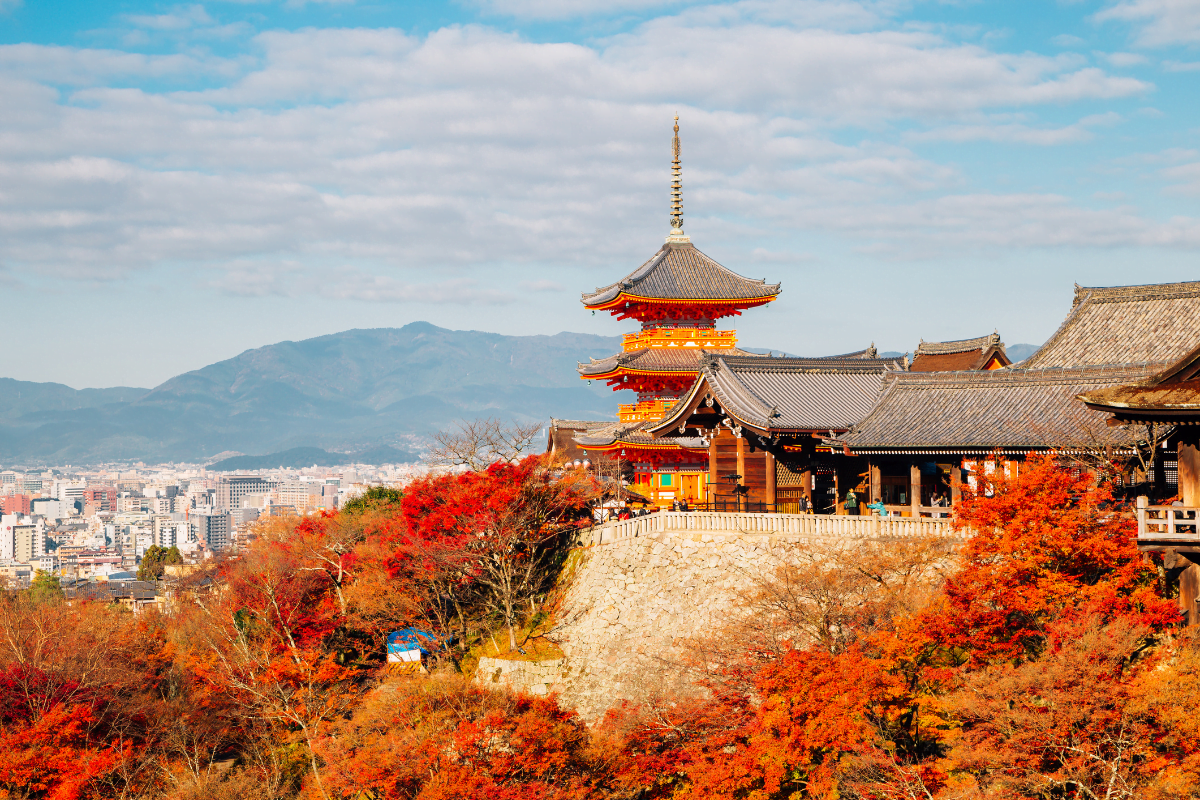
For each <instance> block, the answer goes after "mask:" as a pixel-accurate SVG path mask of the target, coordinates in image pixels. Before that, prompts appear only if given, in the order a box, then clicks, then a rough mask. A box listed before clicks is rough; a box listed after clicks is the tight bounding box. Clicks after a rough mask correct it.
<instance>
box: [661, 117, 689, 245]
mask: <svg viewBox="0 0 1200 800" xmlns="http://www.w3.org/2000/svg"><path fill="white" fill-rule="evenodd" d="M667 241H668V242H689V241H691V239H690V238H688V237H687V236H685V235H684V233H683V168H682V167H681V166H680V165H679V115H678V114H676V115H675V137H674V138H673V139H671V235H670V236H668V237H667Z"/></svg>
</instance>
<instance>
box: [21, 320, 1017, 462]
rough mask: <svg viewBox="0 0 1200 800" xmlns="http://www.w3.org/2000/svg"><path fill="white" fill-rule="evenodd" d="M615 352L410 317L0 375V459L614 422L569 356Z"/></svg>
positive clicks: (372, 448)
mask: <svg viewBox="0 0 1200 800" xmlns="http://www.w3.org/2000/svg"><path fill="white" fill-rule="evenodd" d="M620 349H621V337H619V336H594V335H590V334H583V333H558V334H555V335H553V336H505V335H502V334H497V333H482V332H479V331H452V330H447V329H445V328H439V327H436V326H434V325H431V324H429V323H427V322H413V323H410V324H408V325H405V326H404V327H403V328H376V329H370V330H350V331H344V332H342V333H334V334H330V335H328V336H318V337H316V338H313V339H305V340H303V341H299V342H279V343H278V344H272V345H267V346H266V347H259V348H256V349H253V350H247V351H246V352H244V353H242V354H241V355H238V356H235V357H234V358H230V359H227V360H225V361H219V362H217V363H216V364H210V365H209V366H207V367H204V368H202V369H198V370H193V371H192V372H186V373H183V374H182V375H177V376H176V377H174V378H171V379H170V380H168V381H166V382H165V383H163V384H161V385H159V386H156V387H155V388H153V389H138V388H133V387H125V386H122V387H116V388H111V389H72V388H70V387H69V386H64V385H62V384H58V383H32V382H27V381H17V380H12V379H8V378H0V463H3V464H6V465H10V466H36V465H57V464H89V463H92V464H94V463H100V462H106V461H146V462H167V461H175V462H191V463H206V462H210V461H214V460H216V459H218V458H225V457H226V456H230V455H231V454H235V453H265V454H269V455H265V456H258V457H248V456H236V457H235V460H234V461H232V462H229V463H232V464H235V465H237V466H234V467H229V466H228V465H226V466H225V467H224V468H235V469H237V468H240V469H246V468H249V467H246V466H242V464H243V462H242V461H240V460H236V459H237V458H242V459H246V461H245V463H247V464H249V463H251V461H252V460H253V458H260V459H263V458H265V459H266V460H267V461H272V462H273V463H271V464H270V466H271V467H275V466H280V465H281V464H283V462H284V461H289V462H290V461H292V460H296V459H298V460H299V461H300V462H307V463H308V464H312V463H321V464H325V463H329V464H334V463H342V462H345V461H346V460H347V458H349V457H351V456H353V459H354V460H356V461H359V462H368V463H369V462H371V460H372V459H374V458H377V457H382V456H383V455H384V454H388V457H389V459H391V458H394V459H395V460H409V459H412V458H415V457H416V452H415V451H417V450H419V449H420V447H421V444H422V442H423V441H424V440H426V439H427V437H428V436H429V435H430V434H432V433H433V432H434V431H437V430H440V429H443V428H445V427H447V426H448V425H450V424H452V423H453V422H454V421H455V420H458V419H474V418H479V417H499V418H503V419H516V420H520V421H522V422H533V421H544V420H548V419H549V418H550V417H551V416H555V417H560V418H570V419H597V420H599V419H613V418H614V416H615V412H616V407H617V403H619V402H630V401H631V398H624V397H622V396H619V395H615V394H614V393H613V392H612V391H611V390H609V389H608V387H606V386H597V385H595V382H592V381H588V382H584V381H581V380H579V377H578V376H577V374H576V372H575V365H576V362H578V361H586V360H587V359H588V358H601V357H604V356H608V355H611V354H613V353H615V352H618V351H619V350H620ZM1026 349H1028V350H1029V352H1032V351H1033V350H1034V349H1036V348H1035V347H1034V346H1032V345H1011V346H1010V347H1009V348H1008V350H1009V353H1010V356H1012V357H1013V358H1014V360H1016V358H1017V357H1018V355H1020V357H1024V356H1025V355H1028V353H1026V352H1025V350H1026ZM760 352H766V351H765V350H763V351H760ZM776 352H778V351H776ZM624 394H626V393H621V395H624ZM296 448H305V449H304V450H300V451H296ZM380 448H382V449H380ZM292 451H296V452H292ZM322 454H324V455H322ZM254 463H257V462H256V461H255V462H254ZM298 463H299V462H298Z"/></svg>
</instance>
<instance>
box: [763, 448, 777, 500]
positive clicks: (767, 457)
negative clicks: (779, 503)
mask: <svg viewBox="0 0 1200 800" xmlns="http://www.w3.org/2000/svg"><path fill="white" fill-rule="evenodd" d="M763 461H764V462H765V463H766V470H767V491H766V495H767V497H766V502H767V505H768V506H769V507H770V510H771V511H774V510H775V456H773V455H771V454H770V453H768V452H765V451H764V452H763Z"/></svg>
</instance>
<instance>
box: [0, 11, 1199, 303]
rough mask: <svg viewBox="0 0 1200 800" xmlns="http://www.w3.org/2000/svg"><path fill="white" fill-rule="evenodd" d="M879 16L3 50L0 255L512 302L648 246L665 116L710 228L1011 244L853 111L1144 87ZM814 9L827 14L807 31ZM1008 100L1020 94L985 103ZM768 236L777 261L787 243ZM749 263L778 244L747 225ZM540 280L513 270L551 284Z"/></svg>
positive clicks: (946, 117) (970, 112)
mask: <svg viewBox="0 0 1200 800" xmlns="http://www.w3.org/2000/svg"><path fill="white" fill-rule="evenodd" d="M800 6H803V8H801V7H800ZM818 6H820V7H819V8H818ZM854 9H857V12H855V11H854ZM881 9H882V10H881ZM886 11H887V9H884V8H882V6H880V5H871V6H865V5H855V4H849V3H825V4H799V5H798V6H797V7H796V8H793V9H789V8H788V7H787V6H786V5H785V4H775V3H740V4H735V5H734V6H729V7H719V8H708V7H702V8H693V9H688V10H686V11H685V12H682V13H680V14H678V15H676V16H673V17H669V18H664V19H657V20H654V21H652V22H650V23H647V24H644V25H641V26H639V27H637V28H636V29H635V30H633V31H632V32H629V33H626V34H622V35H620V36H615V37H613V38H611V39H608V40H605V41H602V42H599V43H597V44H596V45H594V46H583V45H579V44H570V43H545V44H543V43H533V42H529V41H525V40H522V39H520V38H519V37H517V36H513V35H509V34H503V33H500V32H497V31H495V30H491V29H488V28H485V27H481V26H464V27H451V28H446V29H442V30H439V31H435V32H434V33H432V34H430V35H428V36H425V37H418V36H413V35H410V34H407V33H404V32H402V31H395V30H300V31H295V32H284V31H274V32H270V33H265V34H262V35H260V36H258V37H256V38H255V40H254V47H255V48H257V50H256V52H254V53H246V54H242V55H240V56H234V57H230V58H217V57H211V56H208V55H204V54H203V53H202V51H194V52H193V51H191V50H189V51H188V54H187V55H177V56H144V55H139V54H134V53H123V52H120V51H117V50H84V49H75V48H63V47H40V46H34V45H15V46H7V47H0V102H3V103H4V107H5V108H6V110H7V112H8V113H6V115H5V118H4V120H3V121H2V122H0V262H2V263H5V264H7V265H9V267H10V269H17V270H22V271H25V272H28V273H32V274H36V275H39V276H42V277H44V278H49V279H54V278H60V277H62V278H71V279H86V280H118V279H121V278H124V277H125V276H128V275H130V274H131V273H133V272H135V271H138V270H143V269H147V268H151V267H154V266H156V265H169V266H181V267H182V266H186V265H195V266H197V267H199V268H201V269H204V270H213V269H217V270H221V269H223V267H222V266H221V265H226V264H239V265H242V266H241V267H239V268H238V269H236V270H234V269H231V270H226V271H224V272H220V274H221V275H222V276H223V277H222V278H221V280H220V281H219V282H218V284H219V285H220V286H221V287H222V289H223V290H224V291H227V292H232V293H235V294H245V295H250V296H260V295H262V296H265V295H272V294H281V293H282V294H284V295H285V296H292V295H291V294H289V293H294V292H299V291H302V292H307V293H317V294H327V295H328V296H331V297H339V298H344V299H352V300H360V301H370V302H430V303H461V302H469V303H481V304H486V303H502V302H508V301H510V300H511V299H512V297H513V295H512V290H511V287H512V286H514V285H517V284H519V283H520V282H521V280H522V279H524V278H526V277H527V276H526V275H524V274H520V270H522V269H524V268H535V267H538V268H544V267H545V266H547V265H553V266H554V267H555V268H562V267H564V266H569V267H573V268H577V267H592V266H596V267H604V269H605V270H608V269H610V267H611V265H613V264H627V263H629V261H630V260H635V259H638V258H644V257H645V256H647V255H649V253H647V252H643V251H644V250H645V249H646V247H647V244H646V243H647V242H649V243H651V244H653V243H655V242H656V241H657V240H658V239H659V237H661V236H662V235H664V233H665V231H666V223H667V180H668V178H667V152H668V146H667V143H668V136H669V134H668V125H669V121H670V118H671V116H672V115H673V114H674V113H676V112H678V113H679V114H680V116H681V124H682V128H683V140H684V144H683V151H684V164H685V177H684V187H685V197H684V203H685V212H686V219H687V222H688V224H689V226H691V227H693V228H699V229H701V230H705V231H707V232H709V234H710V235H711V236H713V237H714V238H720V237H726V238H727V239H737V240H740V241H746V240H747V238H748V237H759V236H761V235H762V234H763V232H765V231H769V230H773V231H779V230H787V231H791V232H794V231H796V230H815V231H832V232H834V233H837V234H841V233H845V232H846V231H850V232H852V233H853V236H854V238H855V240H856V241H862V242H866V243H867V244H868V245H870V244H871V243H875V244H876V245H878V246H882V247H884V248H885V249H886V250H888V251H889V252H892V251H895V252H900V251H901V250H903V251H905V252H910V251H916V250H921V249H926V250H931V251H932V250H939V249H944V248H948V247H949V248H952V247H960V246H967V243H969V242H970V241H972V238H971V237H974V241H976V242H982V241H987V242H989V243H990V242H991V241H992V239H991V238H990V237H991V236H992V235H993V232H994V231H999V230H1009V231H1010V232H1011V235H1010V237H1009V239H1008V241H1009V242H1010V245H1011V246H1014V247H1020V246H1026V244H1028V243H1037V242H1041V241H1043V239H1044V236H1043V234H1041V233H1037V234H1036V235H1034V234H1033V233H1030V235H1028V236H1023V235H1022V231H1033V228H1031V227H1030V226H1031V225H1033V222H1034V221H1032V220H1025V221H1021V222H1020V223H1019V224H1018V223H1014V222H1012V221H1011V217H1012V213H1013V211H1012V208H1013V207H1012V206H1011V205H1010V204H1008V203H1006V202H1005V200H1004V198H1003V197H1001V196H997V197H993V198H991V199H990V200H988V199H986V196H983V195H969V196H968V195H965V194H964V193H965V192H967V191H968V189H967V186H966V178H965V176H964V175H963V174H962V173H961V171H960V170H959V168H957V167H955V166H953V165H949V164H942V163H938V162H937V161H935V160H932V159H930V158H926V157H923V156H921V155H918V154H917V153H915V152H913V151H912V150H910V149H908V148H905V147H901V146H897V145H895V144H889V143H886V141H887V139H888V138H896V137H894V136H890V135H888V134H886V133H880V135H878V136H875V137H874V138H866V137H863V136H862V135H861V134H859V133H854V132H853V131H857V130H859V128H858V127H857V126H867V127H868V128H869V129H870V130H872V131H874V132H877V133H878V132H881V131H882V132H886V131H887V130H888V127H889V126H898V127H900V126H902V127H906V128H907V127H912V128H916V129H918V133H917V134H916V136H917V137H918V138H921V137H924V138H927V139H940V140H943V141H968V140H990V141H1019V142H1025V143H1031V144H1056V143H1059V142H1063V141H1077V140H1079V139H1080V138H1083V137H1086V136H1087V135H1088V132H1089V130H1092V129H1094V128H1095V126H1097V125H1100V124H1111V123H1113V122H1115V121H1116V120H1118V119H1119V117H1118V116H1117V115H1115V114H1112V113H1110V114H1102V115H1098V116H1093V117H1086V118H1084V119H1081V120H1079V121H1078V122H1076V123H1074V124H1073V125H1068V126H1060V127H1049V126H1044V125H1040V124H1038V122H1037V119H1036V110H1037V109H1038V108H1039V107H1041V106H1044V105H1053V106H1055V107H1058V106H1061V105H1063V104H1069V103H1071V102H1073V101H1088V102H1098V101H1104V100H1106V99H1111V98H1125V97H1130V96H1137V95H1140V94H1142V93H1144V92H1147V91H1148V90H1149V89H1150V88H1151V87H1150V86H1149V84H1146V83H1144V82H1142V81H1138V80H1133V79H1130V78H1126V77H1116V76H1113V75H1110V74H1108V73H1107V72H1105V71H1104V70H1103V69H1100V68H1096V67H1091V66H1086V65H1085V64H1083V63H1082V62H1081V60H1080V57H1077V56H1073V55H1062V56H1054V57H1048V56H1042V55H1038V54H1033V53H1020V54H1011V53H997V52H993V51H991V50H989V49H987V48H985V47H982V46H979V45H975V44H963V43H960V42H957V41H955V40H953V39H950V38H947V37H946V36H945V35H941V34H936V33H931V32H928V31H912V30H856V29H855V25H859V24H861V23H862V22H863V21H864V20H866V19H868V18H874V19H880V18H882V16H884V15H885V12H886ZM171 13H172V14H176V13H179V14H182V15H183V16H185V17H186V16H187V14H191V17H190V18H191V19H197V20H198V19H199V18H200V17H199V12H197V11H195V10H194V9H193V10H188V9H185V11H184V12H171ZM789 13H791V14H793V16H792V17H787V15H788V14H789ZM821 13H824V14H827V15H829V16H830V18H834V17H836V18H837V19H838V20H840V22H839V23H838V24H837V25H831V27H829V28H813V27H807V26H808V25H810V24H811V23H810V22H809V21H807V20H809V19H810V18H811V17H812V15H818V14H821ZM855 13H857V14H858V15H859V16H858V21H857V22H856V21H853V19H852V18H853V17H854V14H855ZM805 14H807V15H809V16H807V17H806V16H804V15H805ZM839 14H840V15H841V16H838V15H839ZM768 18H772V19H784V20H785V21H784V22H780V23H778V24H766V23H765V22H764V20H766V19H768ZM155 19H157V18H155ZM795 19H800V20H801V21H800V22H795V21H794V20H795ZM155 24H157V25H159V28H157V29H158V30H166V29H168V27H169V25H168V23H167V22H157V23H155ZM170 24H175V23H173V22H172V23H170ZM180 24H182V23H180ZM196 52H199V53H201V54H200V55H196V54H195V53H196ZM197 73H199V74H202V75H204V76H206V78H207V82H208V83H216V84H218V86H217V88H209V89H204V90H200V91H188V90H184V89H178V88H177V89H174V90H157V89H156V90H149V89H138V88H128V84H129V83H131V82H136V81H135V80H134V79H136V78H140V79H146V80H149V79H154V81H155V82H156V83H168V84H169V83H171V82H172V81H176V82H177V85H184V86H186V85H190V81H191V80H192V76H193V75H195V74H197ZM62 87H67V88H62ZM1014 109H1015V110H1020V111H1021V112H1022V113H1024V114H1025V115H1026V116H1024V117H1022V118H1019V119H1018V118H1016V117H1014V116H1009V117H1004V116H1003V115H1004V114H1009V113H1010V112H1011V111H1012V110H1014ZM920 130H926V131H927V132H926V133H920V132H919V131H920ZM927 193H932V194H935V195H945V194H947V193H955V196H956V197H959V198H960V201H959V202H965V203H967V204H968V205H971V204H973V205H974V206H975V207H977V208H978V209H979V210H978V212H977V217H976V219H975V220H974V222H975V224H977V225H978V228H977V229H972V228H963V229H961V230H960V229H958V228H957V227H955V226H953V225H947V224H946V223H945V222H944V216H943V214H944V211H943V210H941V209H940V208H939V207H936V206H930V205H928V203H927V204H926V205H925V206H921V205H915V204H914V202H913V200H914V197H918V196H920V197H925V196H926V194H927ZM963 197H967V198H968V199H967V200H962V199H961V198H963ZM1019 197H1020V200H1019V201H1018V203H1017V205H1020V204H1022V203H1030V202H1034V200H1031V199H1030V198H1029V197H1025V196H1019ZM1034 197H1035V199H1036V197H1038V196H1034ZM1037 202H1043V203H1044V204H1045V203H1048V204H1049V206H1051V207H1053V209H1055V213H1057V214H1058V219H1059V220H1060V221H1061V222H1062V224H1063V225H1064V226H1065V227H1064V229H1063V231H1061V232H1060V236H1062V237H1063V238H1064V240H1066V239H1071V237H1072V236H1074V237H1075V238H1074V239H1072V240H1073V241H1079V242H1089V241H1090V242H1092V243H1097V242H1099V243H1102V242H1103V241H1105V240H1103V239H1091V232H1092V227H1093V225H1096V226H1100V227H1103V226H1102V225H1101V224H1100V223H1099V222H1096V221H1095V218H1094V217H1092V216H1088V214H1089V213H1091V212H1086V213H1085V212H1080V213H1081V215H1080V216H1072V209H1071V208H1070V204H1069V203H1067V204H1066V207H1065V208H1064V207H1063V203H1062V202H1060V200H1059V199H1052V200H1051V201H1045V200H1040V201H1037ZM921 208H927V209H929V210H928V212H927V214H926V215H925V216H920V215H918V216H914V213H915V211H916V210H919V209H921ZM950 210H953V209H950ZM988 213H994V214H997V215H999V221H997V222H996V223H995V224H992V223H990V222H989V221H988V219H987V214H988ZM1133 216H1136V215H1133ZM895 218H904V219H905V223H904V226H903V227H901V228H896V227H895V226H894V225H893V223H892V220H893V219H895ZM1121 219H1122V220H1124V219H1125V218H1124V217H1122V218H1121ZM1141 225H1142V226H1143V227H1141V228H1138V227H1137V226H1136V225H1134V224H1133V223H1128V224H1125V225H1124V227H1122V226H1121V225H1116V226H1112V227H1110V228H1109V234H1110V236H1114V237H1116V236H1120V235H1123V234H1122V231H1124V232H1125V234H1124V235H1127V237H1128V236H1134V235H1135V234H1136V236H1150V237H1151V238H1153V236H1152V235H1151V234H1149V233H1147V231H1152V230H1153V229H1154V228H1153V224H1152V223H1149V222H1146V221H1144V220H1143V221H1141ZM909 226H911V227H909ZM1185 227H1186V226H1185ZM1039 230H1040V229H1039ZM1160 238H1161V240H1162V241H1178V240H1179V239H1178V236H1175V237H1174V238H1172V236H1169V235H1165V234H1164V235H1163V236H1161V237H1160ZM773 247H774V246H773ZM776 249H777V250H779V251H780V258H781V259H788V260H791V261H795V260H797V259H798V258H799V257H797V256H793V255H791V254H790V252H789V250H790V249H791V247H790V245H786V244H785V245H782V246H780V247H778V248H776ZM801 249H803V248H801ZM752 257H753V258H754V259H756V260H763V261H770V260H771V259H772V258H773V257H772V256H770V251H768V250H766V249H764V248H760V252H759V251H756V253H755V254H754V255H753V256H752ZM263 265H268V266H263ZM272 265H273V266H272ZM322 265H335V266H324V267H323V266H322ZM344 265H353V266H344ZM500 265H504V268H505V270H513V271H514V273H513V274H516V276H517V277H516V278H515V279H512V278H511V277H510V275H509V273H507V272H504V273H502V272H501V271H500V270H498V269H497V267H498V266H500ZM430 274H433V275H437V278H436V280H433V281H430V279H428V278H427V277H423V276H428V275H430ZM314 275H315V276H325V277H328V278H329V279H330V281H331V282H330V283H329V284H328V285H326V283H324V282H323V280H324V278H321V279H318V278H316V277H314ZM550 284H553V285H554V286H558V281H540V280H538V281H533V282H531V283H529V285H528V286H527V287H526V291H557V290H560V289H561V287H559V288H558V289H555V288H552V287H551V285H550ZM534 286H544V287H545V288H541V289H539V288H530V287H534Z"/></svg>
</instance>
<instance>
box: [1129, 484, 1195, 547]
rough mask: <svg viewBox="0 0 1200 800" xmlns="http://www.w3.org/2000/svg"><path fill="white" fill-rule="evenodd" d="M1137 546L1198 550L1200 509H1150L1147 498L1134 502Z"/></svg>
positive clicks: (1168, 507) (1183, 507)
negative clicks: (1181, 546) (1179, 547)
mask: <svg viewBox="0 0 1200 800" xmlns="http://www.w3.org/2000/svg"><path fill="white" fill-rule="evenodd" d="M1137 524H1138V547H1140V548H1142V549H1143V550H1158V549H1161V548H1165V547H1172V546H1176V545H1185V546H1190V547H1200V508H1190V507H1187V506H1152V505H1150V501H1149V499H1148V498H1146V497H1144V496H1143V497H1139V498H1138V499H1137Z"/></svg>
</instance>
